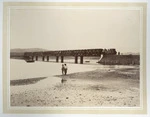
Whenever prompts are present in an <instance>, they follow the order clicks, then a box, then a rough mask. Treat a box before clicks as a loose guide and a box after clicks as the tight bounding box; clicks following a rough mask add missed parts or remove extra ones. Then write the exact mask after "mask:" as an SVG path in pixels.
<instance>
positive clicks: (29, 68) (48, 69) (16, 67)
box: [10, 59, 134, 80]
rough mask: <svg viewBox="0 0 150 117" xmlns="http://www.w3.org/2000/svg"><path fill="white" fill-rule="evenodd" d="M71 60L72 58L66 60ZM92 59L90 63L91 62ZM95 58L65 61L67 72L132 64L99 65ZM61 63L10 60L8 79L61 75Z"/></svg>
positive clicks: (113, 67)
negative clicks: (85, 61) (86, 61)
mask: <svg viewBox="0 0 150 117" xmlns="http://www.w3.org/2000/svg"><path fill="white" fill-rule="evenodd" d="M69 61H73V59H72V60H68V62H69ZM91 61H92V63H91ZM96 61H97V60H90V63H84V64H73V62H72V63H67V66H68V74H70V73H75V72H84V71H92V70H95V69H98V68H99V69H115V68H131V67H134V66H121V65H120V66H118V65H101V64H98V63H96ZM61 66H62V63H56V62H42V61H36V62H33V63H27V62H25V61H24V60H16V59H11V60H10V80H16V79H28V78H37V77H50V76H54V75H61Z"/></svg>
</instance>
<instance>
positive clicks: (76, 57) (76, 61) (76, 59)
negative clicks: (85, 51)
mask: <svg viewBox="0 0 150 117" xmlns="http://www.w3.org/2000/svg"><path fill="white" fill-rule="evenodd" d="M75 63H76V64H77V63H78V56H75Z"/></svg>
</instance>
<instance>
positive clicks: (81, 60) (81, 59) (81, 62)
mask: <svg viewBox="0 0 150 117" xmlns="http://www.w3.org/2000/svg"><path fill="white" fill-rule="evenodd" d="M80 64H83V56H80Z"/></svg>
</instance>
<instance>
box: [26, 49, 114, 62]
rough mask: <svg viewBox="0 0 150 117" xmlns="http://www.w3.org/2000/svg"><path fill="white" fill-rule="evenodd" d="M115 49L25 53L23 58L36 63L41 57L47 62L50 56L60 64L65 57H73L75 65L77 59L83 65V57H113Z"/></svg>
mask: <svg viewBox="0 0 150 117" xmlns="http://www.w3.org/2000/svg"><path fill="white" fill-rule="evenodd" d="M116 53H117V52H116V49H80V50H55V51H41V52H25V53H24V58H25V60H26V61H27V62H34V61H38V58H39V57H42V61H45V58H46V61H49V58H50V56H55V57H56V62H59V58H60V60H61V63H63V62H64V58H65V56H74V58H75V63H76V64H77V63H78V57H79V58H80V64H83V61H84V59H83V58H84V57H85V56H88V57H92V56H98V57H101V55H106V54H107V55H108V54H112V55H115V54H116Z"/></svg>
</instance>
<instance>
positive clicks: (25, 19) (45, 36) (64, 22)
mask: <svg viewBox="0 0 150 117" xmlns="http://www.w3.org/2000/svg"><path fill="white" fill-rule="evenodd" d="M139 17H140V12H139V11H138V10H108V9H107V10H104V9H12V10H11V12H10V48H11V49H13V48H43V49H48V50H66V49H67V50H69V49H91V48H106V49H109V48H115V49H116V50H117V51H119V52H134V53H138V52H139V51H140V39H139V38H140V36H139V30H140V25H139V24H140V18H139Z"/></svg>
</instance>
